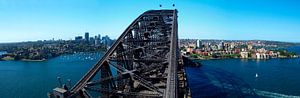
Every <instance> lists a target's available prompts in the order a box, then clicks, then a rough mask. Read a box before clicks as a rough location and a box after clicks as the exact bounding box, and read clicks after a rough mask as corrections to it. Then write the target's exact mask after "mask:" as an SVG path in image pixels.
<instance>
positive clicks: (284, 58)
mask: <svg viewBox="0 0 300 98" xmlns="http://www.w3.org/2000/svg"><path fill="white" fill-rule="evenodd" d="M186 57H187V58H189V59H191V60H225V59H241V60H269V59H295V58H300V56H297V57H277V58H268V59H255V58H192V57H189V56H186Z"/></svg>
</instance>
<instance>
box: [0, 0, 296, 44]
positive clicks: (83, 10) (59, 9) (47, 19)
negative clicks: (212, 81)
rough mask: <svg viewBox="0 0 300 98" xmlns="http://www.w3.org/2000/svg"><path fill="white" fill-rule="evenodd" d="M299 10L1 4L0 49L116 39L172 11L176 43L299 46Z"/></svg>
mask: <svg viewBox="0 0 300 98" xmlns="http://www.w3.org/2000/svg"><path fill="white" fill-rule="evenodd" d="M159 4H161V5H162V8H160V7H159ZM172 4H175V7H172ZM298 5H300V1H297V0H275V1H274V0H263V1H262V0H243V1H240V0H228V1H227V0H147V1H136V0H126V1H125V2H124V0H109V1H108V0H88V1H87V0H26V1H23V0H0V14H1V15H0V21H1V22H0V34H1V36H0V43H3V42H21V41H36V40H49V39H52V38H55V39H74V37H75V36H79V35H81V36H83V35H84V32H90V35H91V36H94V35H97V34H101V35H102V36H103V35H109V36H110V37H111V38H113V39H115V38H117V37H118V36H119V35H120V34H121V33H122V32H123V31H124V30H125V28H126V27H127V26H129V24H130V23H131V22H132V21H133V20H134V19H135V18H137V17H138V16H139V15H140V14H141V13H143V12H145V11H147V10H150V9H174V8H176V9H177V10H178V11H179V13H178V21H179V23H178V24H179V37H180V38H190V39H224V40H254V39H259V40H275V41H285V42H300V37H299V36H300V28H299V27H300V6H298Z"/></svg>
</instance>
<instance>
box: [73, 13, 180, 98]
mask: <svg viewBox="0 0 300 98" xmlns="http://www.w3.org/2000/svg"><path fill="white" fill-rule="evenodd" d="M177 39H178V38H177V11H176V10H150V11H147V12H145V13H143V14H142V15H140V16H139V17H138V18H137V19H136V20H134V22H133V23H132V24H131V25H130V26H129V27H128V28H127V29H126V30H125V32H124V33H123V34H122V35H121V36H120V37H119V38H118V39H117V41H116V42H115V43H114V44H113V46H112V47H111V48H110V49H109V50H108V51H107V52H106V54H105V55H104V56H103V58H102V59H101V60H99V61H98V62H97V64H95V65H94V66H93V68H91V69H90V70H89V71H88V72H87V73H86V74H85V75H84V76H83V78H82V79H80V81H79V82H78V83H77V84H76V85H75V86H74V87H73V88H72V89H71V95H70V97H91V96H92V95H91V93H95V92H96V93H99V94H100V95H101V97H119V96H123V97H147V96H148V97H169V98H171V97H172V98H175V97H176V93H177V91H176V89H177V84H176V83H177V76H176V68H177V63H178V62H177V61H178V45H177V44H178V43H177ZM96 74H99V76H100V77H99V76H98V77H97V75H96Z"/></svg>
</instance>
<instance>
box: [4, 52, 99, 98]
mask: <svg viewBox="0 0 300 98" xmlns="http://www.w3.org/2000/svg"><path fill="white" fill-rule="evenodd" d="M102 54H103V53H76V54H73V55H62V56H59V57H56V58H53V59H49V60H47V61H44V62H24V61H0V87H1V88H0V98H47V92H50V91H52V89H53V88H55V87H57V86H58V85H59V82H58V81H57V77H61V78H62V80H63V82H64V83H66V82H67V79H71V83H72V84H73V85H74V84H75V83H76V82H77V81H78V80H79V79H80V78H81V77H82V76H83V75H84V74H85V73H86V72H87V71H88V70H89V69H90V68H91V66H92V65H93V64H95V63H96V62H97V60H98V59H99V58H100V57H102Z"/></svg>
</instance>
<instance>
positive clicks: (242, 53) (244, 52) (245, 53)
mask: <svg viewBox="0 0 300 98" xmlns="http://www.w3.org/2000/svg"><path fill="white" fill-rule="evenodd" d="M248 54H249V52H247V51H242V52H241V53H240V55H241V58H243V59H247V58H248Z"/></svg>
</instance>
